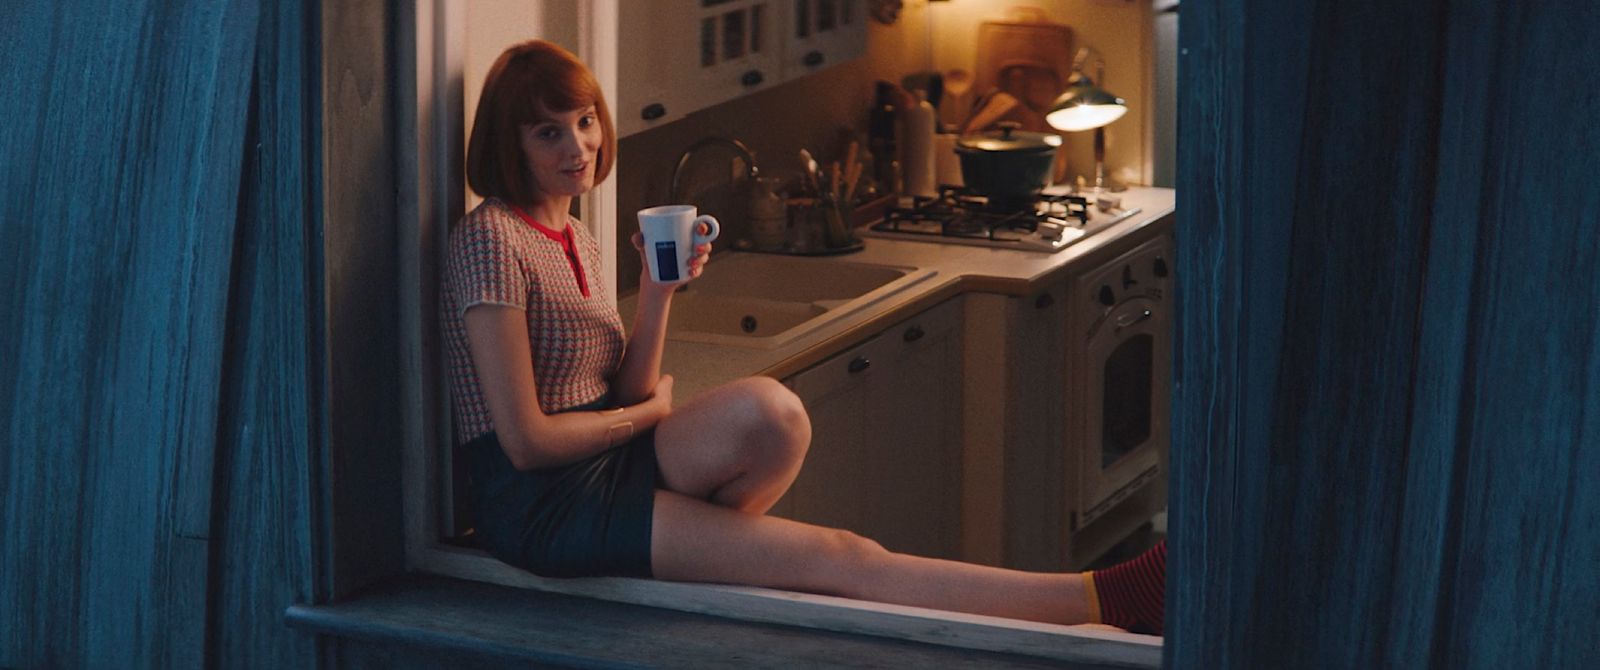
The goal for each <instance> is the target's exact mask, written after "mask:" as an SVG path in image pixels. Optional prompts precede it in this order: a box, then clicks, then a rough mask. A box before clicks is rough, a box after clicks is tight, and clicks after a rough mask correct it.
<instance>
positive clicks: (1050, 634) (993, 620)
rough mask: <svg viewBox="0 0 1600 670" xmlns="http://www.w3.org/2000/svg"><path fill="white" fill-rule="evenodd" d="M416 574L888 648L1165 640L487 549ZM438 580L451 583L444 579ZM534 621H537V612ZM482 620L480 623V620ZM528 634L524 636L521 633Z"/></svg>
mask: <svg viewBox="0 0 1600 670" xmlns="http://www.w3.org/2000/svg"><path fill="white" fill-rule="evenodd" d="M410 559H411V563H412V566H411V568H412V570H413V571H415V572H417V573H428V574H433V575H447V576H449V577H450V578H455V579H459V580H470V581H467V582H464V583H474V582H476V583H481V584H478V586H479V587H482V588H497V587H498V588H504V589H507V590H508V591H509V592H511V593H524V594H529V595H528V596H527V597H530V598H537V597H560V596H567V597H575V598H579V599H582V601H584V602H594V601H608V602H609V603H615V604H617V606H635V607H642V608H646V610H647V611H649V612H660V611H661V610H676V611H678V612H682V613H686V614H690V615H702V616H706V617H710V618H712V619H715V620H722V621H728V622H729V625H734V623H733V622H743V624H744V625H758V624H778V625H781V626H786V627H800V628H806V629H814V630H815V631H816V633H817V634H818V635H829V634H833V633H843V634H849V635H852V636H872V637H876V638H883V644H889V645H894V644H901V643H907V642H909V643H917V644H922V645H934V646H939V647H946V648H950V651H951V652H953V653H967V654H970V653H974V652H992V653H998V654H1004V655H1015V656H1018V657H1031V658H1034V659H1049V660H1050V661H1053V662H1066V663H1081V664H1086V665H1091V666H1098V665H1105V666H1118V667H1148V668H1159V667H1161V644H1162V639H1161V638H1160V637H1156V636H1150V635H1136V634H1132V633H1126V632H1121V631H1116V630H1114V629H1104V628H1089V627H1075V626H1060V625H1054V624H1042V623H1034V622H1029V621H1019V620H1015V619H1005V618H999V617H989V616H979V615H971V614H961V613H956V612H946V611H942V610H933V609H926V608H921V607H905V606H900V605H888V604H883V603H874V602H867V601H861V600H853V599H849V598H838V597H831V596H822V595H815V594H809V593H797V592H793V591H780V590H776V589H765V588H755V587H746V586H725V585H716V584H690V583H682V582H667V581H656V580H644V579H623V578H605V579H546V578H542V577H537V576H534V575H531V574H529V573H527V572H524V571H522V570H518V569H516V568H512V567H510V566H508V565H505V564H503V563H501V562H499V561H497V560H494V559H493V558H490V557H489V556H487V555H485V554H483V553H482V552H481V551H477V550H473V549H462V548H458V547H450V546H448V545H442V544H431V545H426V546H424V547H418V548H416V549H414V550H413V552H412V553H411V556H410ZM438 579H444V578H443V577H440V578H438ZM529 616H532V615H529ZM482 618H483V617H474V618H473V619H472V620H473V621H481V620H482ZM521 630H525V629H521Z"/></svg>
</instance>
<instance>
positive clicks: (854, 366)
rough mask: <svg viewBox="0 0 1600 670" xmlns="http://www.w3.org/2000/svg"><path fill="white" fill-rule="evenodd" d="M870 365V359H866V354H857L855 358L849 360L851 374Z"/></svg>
mask: <svg viewBox="0 0 1600 670" xmlns="http://www.w3.org/2000/svg"><path fill="white" fill-rule="evenodd" d="M870 367H872V361H869V360H867V357H866V356H857V357H856V358H855V360H852V361H850V373H851V374H855V373H857V372H861V371H862V370H865V369H867V368H870Z"/></svg>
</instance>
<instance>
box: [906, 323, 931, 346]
mask: <svg viewBox="0 0 1600 670" xmlns="http://www.w3.org/2000/svg"><path fill="white" fill-rule="evenodd" d="M923 335H927V333H926V332H923V330H922V326H912V327H910V328H907V329H906V334H905V336H904V337H905V340H906V341H907V342H916V341H917V340H920V339H922V336H923Z"/></svg>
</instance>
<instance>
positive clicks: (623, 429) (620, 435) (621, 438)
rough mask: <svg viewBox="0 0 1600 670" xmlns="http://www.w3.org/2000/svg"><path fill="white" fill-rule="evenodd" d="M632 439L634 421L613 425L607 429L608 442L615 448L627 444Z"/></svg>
mask: <svg viewBox="0 0 1600 670" xmlns="http://www.w3.org/2000/svg"><path fill="white" fill-rule="evenodd" d="M631 439H633V422H632V421H624V422H622V423H614V424H611V427H609V428H607V429H606V440H607V441H608V442H610V443H611V446H613V447H615V446H619V445H622V444H627V442H628V440H631Z"/></svg>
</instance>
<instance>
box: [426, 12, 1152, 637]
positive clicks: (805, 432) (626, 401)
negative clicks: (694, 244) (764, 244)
mask: <svg viewBox="0 0 1600 670" xmlns="http://www.w3.org/2000/svg"><path fill="white" fill-rule="evenodd" d="M615 155H616V140H615V136H614V130H613V127H612V125H611V119H610V115H609V112H608V111H607V108H606V103H605V100H604V99H603V98H602V97H601V95H600V89H599V86H598V84H597V83H596V82H595V80H594V77H593V75H591V74H590V73H589V71H588V70H587V68H585V67H584V66H583V64H582V63H581V62H579V61H578V60H577V59H576V58H575V57H574V56H572V54H570V53H568V52H566V51H564V50H562V49H561V48H559V47H556V46H554V45H551V44H549V43H546V42H540V41H532V42H526V43H523V44H519V45H516V46H513V47H511V48H510V49H508V50H506V52H505V53H504V54H502V55H501V56H500V58H499V60H497V61H496V62H495V64H494V66H493V67H492V68H491V69H490V71H489V74H488V77H487V79H486V81H485V84H484V88H483V95H482V97H481V99H480V100H479V103H478V110H477V115H476V117H475V121H474V126H473V130H472V137H471V140H470V142H469V146H468V149H467V180H468V183H469V184H470V185H471V186H472V188H473V190H474V191H476V192H478V193H479V194H480V195H483V196H484V197H485V198H486V200H485V201H484V202H483V204H481V205H480V206H478V207H477V208H475V209H474V210H473V211H472V212H471V213H469V214H467V216H465V217H464V218H463V219H462V221H461V222H460V223H458V224H457V225H456V227H455V228H454V229H453V230H452V231H451V236H450V252H449V259H448V261H447V264H446V265H447V267H446V277H445V285H444V290H443V292H442V295H443V297H442V306H443V312H444V313H443V315H442V317H443V319H444V322H445V325H446V339H447V344H448V348H449V351H450V357H451V376H452V381H453V386H452V390H453V394H452V395H453V398H454V402H455V412H456V421H457V424H456V425H457V435H456V438H457V440H458V442H459V443H461V444H462V446H461V447H460V448H461V449H464V450H465V451H466V454H467V457H468V460H469V461H470V462H471V478H472V484H471V485H472V489H473V495H474V503H475V514H476V523H475V527H476V528H477V531H478V534H479V537H480V538H481V541H482V543H483V546H484V547H485V548H486V549H487V550H488V551H489V552H490V553H491V554H492V555H494V556H495V557H496V558H499V559H500V560H502V561H505V562H507V563H509V564H511V565H515V566H517V567H520V568H523V569H526V570H528V571H530V572H533V573H535V574H539V575H544V576H552V577H575V576H595V575H627V576H635V577H654V578H658V579H667V580H677V581H694V582H718V583H731V584H747V585H756V586H767V587H774V588H782V589H791V590H798V591H807V592H813V593H825V594H832V595H840V596H846V597H852V598H860V599H865V600H875V601H881V602H888V603H896V604H903V605H914V606H922V607H932V608H938V609H946V610H956V611H962V612H971V613H977V614H989V615H997V616H1006V617H1014V618H1021V619H1030V620H1035V621H1045V622H1054V623H1073V624H1076V623H1093V622H1102V621H1103V622H1106V623H1110V624H1114V625H1120V626H1122V627H1131V628H1133V629H1135V630H1141V629H1142V630H1146V631H1149V632H1155V631H1159V627H1160V593H1161V587H1160V581H1159V578H1157V580H1156V581H1154V582H1152V581H1151V576H1152V575H1155V574H1157V573H1158V572H1159V573H1161V574H1164V561H1165V548H1164V546H1163V547H1160V548H1159V549H1160V553H1159V555H1157V554H1156V553H1151V554H1147V555H1146V556H1144V557H1141V558H1140V559H1137V560H1136V561H1135V562H1134V563H1133V564H1125V565H1124V566H1118V567H1117V568H1113V569H1112V570H1109V571H1106V572H1103V573H1098V574H1096V575H1094V576H1092V577H1091V576H1090V575H1088V574H1042V573H1028V572H1019V571H1013V570H1003V569H998V568H991V567H984V566H977V565H971V564H966V563H960V562H955V561H946V560H939V559H931V558H923V557H916V556H908V555H903V554H895V553H891V552H888V551H886V550H885V549H884V548H883V547H881V546H880V545H878V544H877V543H876V542H873V541H871V540H869V539H866V538H863V537H860V536H858V535H855V534H853V533H850V532H847V531H843V530H835V529H831V528H822V527H817V526H812V525H808V524H804V523H799V522H796V521H791V520H787V519H782V518H778V517H772V516H766V514H765V513H766V511H767V510H768V509H769V508H771V507H772V505H773V504H774V503H776V502H777V501H778V499H779V498H780V497H782V495H783V493H784V491H785V490H787V489H788V487H789V485H790V484H791V483H792V482H793V481H794V478H795V475H796V474H798V473H799V470H800V464H801V460H802V459H803V458H804V457H805V453H806V448H807V446H808V444H809V442H810V439H811V427H810V422H809V419H808V418H807V416H806V411H805V408H804V407H803V406H802V405H801V403H800V400H799V399H798V398H797V397H795V395H794V394H793V393H792V392H790V391H789V390H788V389H786V388H784V387H783V386H782V385H781V384H779V383H777V382H776V381H773V380H771V379H768V378H765V377H753V378H748V379H741V380H738V381H735V382H732V383H730V384H727V385H725V386H722V387H719V388H716V389H713V390H710V391H707V392H706V393H703V394H701V395H699V396H697V397H695V398H693V399H690V400H689V401H687V402H684V403H682V404H680V405H679V406H677V407H674V406H673V398H672V378H671V377H670V376H667V375H662V374H660V367H661V352H662V347H663V342H664V339H665V335H666V326H667V315H668V312H669V310H670V308H671V305H672V295H673V290H674V289H675V288H677V284H659V283H656V282H653V281H651V280H650V278H649V276H648V271H645V272H643V273H641V277H640V282H639V285H640V289H639V296H638V313H637V317H636V318H635V319H634V331H633V332H632V333H631V334H628V335H626V336H625V335H624V333H623V328H622V322H621V318H620V316H619V315H618V314H617V312H616V308H615V306H614V304H613V302H612V300H611V297H610V295H609V294H608V293H607V292H606V289H605V287H604V285H603V284H602V281H601V278H600V277H598V276H596V275H595V274H593V269H594V268H595V267H597V265H598V261H599V250H598V248H597V246H596V243H595V241H594V239H593V238H591V237H590V236H589V235H588V234H586V233H585V231H584V229H583V226H581V225H579V224H578V222H577V221H575V220H573V219H572V218H571V217H570V216H569V215H568V212H569V211H570V207H571V204H572V199H573V198H574V197H576V196H578V195H581V194H583V193H585V192H587V191H588V190H589V189H591V188H593V187H594V185H595V183H596V182H598V181H600V180H603V179H605V178H606V176H607V175H609V174H610V171H611V168H612V161H613V160H614V157H615ZM633 244H634V247H635V248H636V249H638V248H640V246H641V243H640V238H639V236H638V234H637V233H635V234H634V236H633ZM709 252H710V248H709V246H708V245H705V246H701V247H698V248H696V249H695V257H694V259H693V260H692V261H691V263H690V268H691V270H690V272H689V277H688V278H687V279H685V280H684V281H685V282H686V281H690V280H692V279H693V278H694V277H697V276H699V274H700V272H701V269H702V268H703V267H704V264H705V262H706V260H707V257H708V254H709ZM641 253H642V252H641ZM645 266H646V264H645V263H643V262H641V267H645ZM679 283H680V284H681V283H682V282H679ZM1158 564H1159V565H1158ZM1119 571H1120V572H1119ZM1124 573H1125V574H1124ZM1127 575H1131V576H1132V578H1129V577H1128V576H1127ZM1130 592H1131V593H1132V594H1133V595H1132V597H1129V596H1128V595H1127V594H1128V593H1130Z"/></svg>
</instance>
